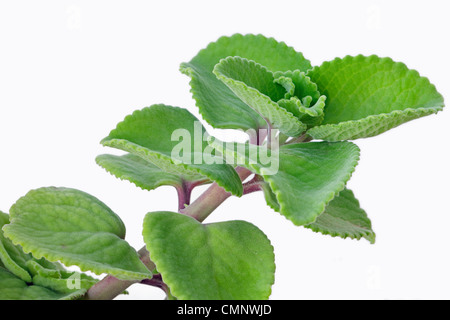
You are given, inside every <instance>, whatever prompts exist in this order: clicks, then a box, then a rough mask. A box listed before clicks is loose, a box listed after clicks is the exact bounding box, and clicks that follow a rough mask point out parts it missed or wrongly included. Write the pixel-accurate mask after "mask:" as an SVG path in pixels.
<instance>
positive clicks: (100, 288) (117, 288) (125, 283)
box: [84, 275, 139, 300]
mask: <svg viewBox="0 0 450 320" xmlns="http://www.w3.org/2000/svg"><path fill="white" fill-rule="evenodd" d="M138 282H139V280H134V281H132V280H119V279H117V278H115V277H113V276H111V275H108V276H106V277H105V278H103V279H102V280H101V281H99V282H97V283H96V284H95V285H93V286H92V287H91V288H90V289H89V290H88V292H87V293H86V295H85V297H84V299H86V300H112V299H114V298H115V297H117V296H118V295H119V294H121V293H122V292H124V291H125V290H126V289H127V288H128V287H129V286H131V285H132V284H135V283H138Z"/></svg>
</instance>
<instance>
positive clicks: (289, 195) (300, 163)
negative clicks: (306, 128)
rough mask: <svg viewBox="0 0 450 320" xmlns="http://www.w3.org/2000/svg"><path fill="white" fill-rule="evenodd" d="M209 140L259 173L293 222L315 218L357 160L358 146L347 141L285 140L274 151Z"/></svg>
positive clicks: (271, 196)
mask: <svg viewBox="0 0 450 320" xmlns="http://www.w3.org/2000/svg"><path fill="white" fill-rule="evenodd" d="M211 144H212V145H213V146H214V147H215V148H216V149H217V150H219V151H220V152H222V153H223V154H224V155H225V156H232V157H234V158H235V161H236V163H238V164H239V165H240V166H244V167H246V168H248V169H249V170H251V171H253V172H254V173H257V174H259V175H261V176H262V177H263V178H264V180H265V181H266V182H267V183H268V185H269V187H270V190H272V192H273V194H274V195H275V198H276V200H277V203H278V204H279V212H280V213H281V214H283V215H284V216H285V217H287V218H288V219H289V220H291V221H292V222H293V223H294V224H295V225H304V224H309V223H312V222H314V221H315V220H316V218H317V216H319V215H320V214H321V213H322V212H323V211H324V210H325V206H326V205H327V204H328V203H329V202H330V201H331V200H332V199H333V198H334V197H335V195H336V194H338V193H339V192H340V191H341V190H343V189H344V187H345V184H346V183H347V181H348V180H349V179H350V177H351V174H352V173H353V171H354V169H355V167H356V165H357V163H358V160H359V148H358V147H357V146H356V145H355V144H353V143H351V142H334V143H329V142H310V143H299V144H287V145H283V146H281V147H280V148H279V150H278V151H277V150H267V149H265V148H264V147H260V146H255V145H248V144H246V145H242V144H239V143H236V144H231V143H226V144H224V143H222V142H220V141H214V142H211ZM260 155H264V157H263V159H264V161H265V163H263V162H261V160H260V158H261V157H260ZM256 156H258V157H256ZM266 188H267V186H266ZM263 190H264V188H263ZM265 193H266V194H265V196H266V200H267V202H268V204H269V205H270V206H271V207H272V208H276V207H277V206H276V204H275V202H274V199H273V195H272V194H270V192H269V191H268V190H266V192H265Z"/></svg>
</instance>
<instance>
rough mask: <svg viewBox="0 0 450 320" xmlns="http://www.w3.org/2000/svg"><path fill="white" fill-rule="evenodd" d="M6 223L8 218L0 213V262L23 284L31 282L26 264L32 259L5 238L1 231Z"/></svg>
mask: <svg viewBox="0 0 450 320" xmlns="http://www.w3.org/2000/svg"><path fill="white" fill-rule="evenodd" d="M8 223H9V216H8V215H7V214H6V213H3V212H1V211H0V261H1V262H2V263H3V266H4V267H5V268H6V269H8V270H9V271H10V272H11V273H13V274H14V275H16V276H17V277H19V278H20V279H22V280H23V281H25V282H31V276H30V274H29V272H28V270H27V267H26V263H27V261H28V260H30V259H32V256H31V255H30V254H26V253H24V252H23V250H22V248H21V247H20V246H15V245H14V244H13V243H12V242H11V241H10V240H9V239H7V238H5V236H4V235H3V231H1V229H2V227H3V226H4V225H7V224H8Z"/></svg>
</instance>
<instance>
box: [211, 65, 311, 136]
mask: <svg viewBox="0 0 450 320" xmlns="http://www.w3.org/2000/svg"><path fill="white" fill-rule="evenodd" d="M213 72H214V74H215V75H216V76H217V78H218V79H219V80H221V81H222V82H223V83H225V84H226V85H227V86H228V87H229V88H230V89H231V91H233V92H234V93H235V94H236V96H238V97H239V99H241V100H242V101H244V102H245V103H246V104H247V105H248V106H249V107H250V108H252V109H254V110H255V111H256V112H258V114H260V115H261V116H262V117H263V118H264V119H266V120H267V121H268V122H269V123H270V124H271V125H272V126H273V127H274V128H276V129H278V130H280V131H281V132H283V133H284V134H286V135H288V136H292V137H296V136H298V135H300V134H301V133H302V132H303V131H305V130H306V125H304V124H303V123H301V122H300V121H299V120H298V119H297V118H296V117H295V116H294V115H293V114H292V113H291V112H289V111H287V110H286V109H285V108H282V107H280V106H279V105H278V104H277V103H276V102H277V101H279V100H281V99H283V98H284V96H285V94H286V90H285V89H284V88H283V87H282V86H280V85H278V84H276V83H275V82H274V81H275V78H274V75H273V73H272V72H271V71H269V70H267V68H265V67H264V66H262V65H260V64H258V63H256V62H254V61H252V60H247V59H245V58H241V57H228V58H226V59H222V60H221V61H220V63H218V64H217V65H216V66H215V67H214V70H213Z"/></svg>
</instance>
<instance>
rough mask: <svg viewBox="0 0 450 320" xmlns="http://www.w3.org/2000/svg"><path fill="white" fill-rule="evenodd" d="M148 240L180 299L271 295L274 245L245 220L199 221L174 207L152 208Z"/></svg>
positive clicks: (146, 227) (146, 229)
mask: <svg viewBox="0 0 450 320" xmlns="http://www.w3.org/2000/svg"><path fill="white" fill-rule="evenodd" d="M143 235H144V241H145V243H146V245H147V249H148V251H149V252H150V258H151V259H152V261H154V262H155V264H156V267H157V269H158V271H159V272H160V273H161V275H162V277H163V279H164V282H165V283H166V284H167V285H168V286H169V288H170V291H171V293H172V294H173V295H174V296H175V297H177V298H178V299H186V300H189V299H194V300H197V299H198V300H222V299H225V300H227V299H239V300H241V299H242V300H247V299H267V298H268V297H269V295H270V292H271V286H272V284H273V282H274V272H275V264H274V254H273V247H272V246H271V244H270V241H269V240H268V239H267V237H266V236H265V235H264V234H263V233H262V232H261V231H260V230H259V229H258V228H257V227H255V226H254V225H252V224H250V223H248V222H245V221H227V222H219V223H211V224H201V223H200V222H198V221H196V220H195V219H193V218H191V217H189V216H185V215H181V214H178V213H174V212H151V213H148V214H147V215H146V217H145V219H144V231H143Z"/></svg>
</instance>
